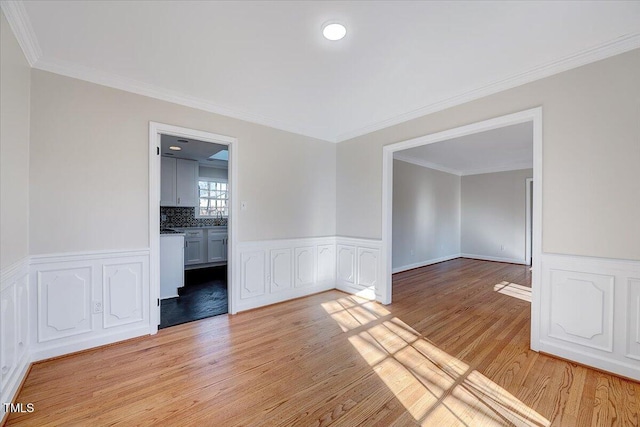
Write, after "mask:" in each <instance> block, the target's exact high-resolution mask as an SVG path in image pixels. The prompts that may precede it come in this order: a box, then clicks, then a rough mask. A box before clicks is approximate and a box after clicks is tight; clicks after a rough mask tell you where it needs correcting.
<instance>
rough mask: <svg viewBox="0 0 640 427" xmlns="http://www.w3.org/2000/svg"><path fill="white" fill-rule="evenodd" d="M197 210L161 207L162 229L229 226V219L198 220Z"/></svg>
mask: <svg viewBox="0 0 640 427" xmlns="http://www.w3.org/2000/svg"><path fill="white" fill-rule="evenodd" d="M195 210H196V208H170V207H160V228H174V227H175V228H180V227H212V226H215V225H227V218H196V215H195ZM163 217H164V218H165V220H164V221H163V220H162V218H163Z"/></svg>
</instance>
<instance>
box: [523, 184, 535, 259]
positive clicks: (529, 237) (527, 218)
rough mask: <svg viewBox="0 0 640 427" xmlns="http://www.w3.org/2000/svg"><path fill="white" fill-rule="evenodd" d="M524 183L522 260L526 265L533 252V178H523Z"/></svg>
mask: <svg viewBox="0 0 640 427" xmlns="http://www.w3.org/2000/svg"><path fill="white" fill-rule="evenodd" d="M525 185H526V191H525V194H526V198H527V201H526V203H525V209H526V212H525V231H524V232H525V236H524V242H525V243H524V244H525V248H524V260H525V263H526V264H527V265H531V264H532V261H531V257H532V252H533V248H532V244H531V243H532V240H533V239H532V237H533V236H532V235H531V227H532V226H533V224H532V221H531V220H532V218H531V205H532V202H533V200H532V199H531V192H532V191H533V178H527V179H526V180H525Z"/></svg>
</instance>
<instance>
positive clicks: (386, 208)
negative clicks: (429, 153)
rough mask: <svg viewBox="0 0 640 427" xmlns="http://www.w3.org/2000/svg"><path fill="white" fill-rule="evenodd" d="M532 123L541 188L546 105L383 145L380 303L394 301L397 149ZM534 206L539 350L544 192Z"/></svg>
mask: <svg viewBox="0 0 640 427" xmlns="http://www.w3.org/2000/svg"><path fill="white" fill-rule="evenodd" d="M525 122H532V124H533V178H532V183H533V185H534V186H535V187H536V188H541V187H540V185H539V183H540V182H542V107H538V108H533V109H530V110H525V111H521V112H519V113H514V114H509V115H506V116H502V117H497V118H494V119H489V120H485V121H481V122H477V123H473V124H470V125H466V126H461V127H458V128H454V129H450V130H446V131H443V132H438V133H434V134H430V135H425V136H422V137H418V138H414V139H411V140H407V141H402V142H399V143H395V144H391V145H387V146H385V147H383V167H382V245H381V246H382V259H383V260H384V261H383V266H382V270H383V274H382V280H381V281H380V287H379V289H377V290H376V293H377V294H379V295H381V298H380V302H381V303H383V304H390V303H391V302H392V241H393V239H392V236H393V234H392V227H393V223H392V218H393V203H392V201H393V159H394V153H395V152H396V151H401V150H406V149H410V148H414V147H419V146H423V145H428V144H433V143H436V142H441V141H447V140H450V139H454V138H458V137H463V136H467V135H472V134H476V133H479V132H484V131H489V130H493V129H498V128H502V127H505V126H510V125H515V124H520V123H525ZM533 198H534V199H533V200H534V203H533V208H532V214H533V215H532V230H533V234H532V259H533V266H532V280H531V293H532V302H531V343H530V346H531V349H532V350H535V351H538V349H539V335H540V331H539V326H538V325H539V320H540V294H539V288H540V285H539V282H540V277H539V274H540V256H539V255H540V254H541V252H542V247H541V238H542V233H541V220H542V197H541V191H536V192H535V193H534V194H533Z"/></svg>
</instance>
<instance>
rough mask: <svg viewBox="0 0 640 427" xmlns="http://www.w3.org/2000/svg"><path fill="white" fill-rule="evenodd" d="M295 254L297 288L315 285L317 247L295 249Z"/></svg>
mask: <svg viewBox="0 0 640 427" xmlns="http://www.w3.org/2000/svg"><path fill="white" fill-rule="evenodd" d="M294 253H295V255H294V259H295V264H294V266H295V272H296V273H295V285H296V287H298V288H299V287H302V286H310V285H313V284H314V283H315V271H316V256H315V247H313V246H309V247H305V248H295V252H294Z"/></svg>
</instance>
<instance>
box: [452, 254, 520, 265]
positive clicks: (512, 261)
mask: <svg viewBox="0 0 640 427" xmlns="http://www.w3.org/2000/svg"><path fill="white" fill-rule="evenodd" d="M460 257H461V258H470V259H479V260H481V261H496V262H508V263H509V264H522V265H527V262H526V261H525V260H524V259H518V258H501V257H495V256H486V255H476V254H460Z"/></svg>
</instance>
